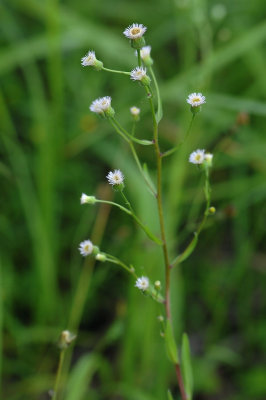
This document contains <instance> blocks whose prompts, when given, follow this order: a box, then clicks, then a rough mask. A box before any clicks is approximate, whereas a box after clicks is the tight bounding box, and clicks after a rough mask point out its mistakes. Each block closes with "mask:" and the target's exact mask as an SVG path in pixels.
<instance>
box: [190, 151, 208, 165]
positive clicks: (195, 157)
mask: <svg viewBox="0 0 266 400" xmlns="http://www.w3.org/2000/svg"><path fill="white" fill-rule="evenodd" d="M204 159H205V150H196V151H193V153H191V154H190V156H189V162H191V163H192V164H202V163H203V161H204Z"/></svg>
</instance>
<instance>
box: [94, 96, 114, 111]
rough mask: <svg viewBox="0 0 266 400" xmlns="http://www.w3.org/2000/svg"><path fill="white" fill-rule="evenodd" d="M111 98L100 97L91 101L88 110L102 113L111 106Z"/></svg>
mask: <svg viewBox="0 0 266 400" xmlns="http://www.w3.org/2000/svg"><path fill="white" fill-rule="evenodd" d="M111 100H112V99H111V97H110V96H105V97H100V98H99V99H96V100H94V101H93V102H92V104H91V105H90V110H91V111H92V112H95V113H97V114H102V113H104V111H106V110H108V108H110V107H111Z"/></svg>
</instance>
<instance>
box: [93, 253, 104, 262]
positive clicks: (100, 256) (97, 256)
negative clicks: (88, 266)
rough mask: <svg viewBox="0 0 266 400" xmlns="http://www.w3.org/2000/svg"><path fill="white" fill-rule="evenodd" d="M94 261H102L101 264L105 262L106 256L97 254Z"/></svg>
mask: <svg viewBox="0 0 266 400" xmlns="http://www.w3.org/2000/svg"><path fill="white" fill-rule="evenodd" d="M95 258H96V260H98V261H102V262H105V261H106V255H105V254H103V253H98V254H97V255H96V257H95Z"/></svg>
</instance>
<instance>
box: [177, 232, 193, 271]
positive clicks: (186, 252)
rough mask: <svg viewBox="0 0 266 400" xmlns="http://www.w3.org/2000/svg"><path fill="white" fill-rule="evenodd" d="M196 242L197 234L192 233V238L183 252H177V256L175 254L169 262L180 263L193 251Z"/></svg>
mask: <svg viewBox="0 0 266 400" xmlns="http://www.w3.org/2000/svg"><path fill="white" fill-rule="evenodd" d="M197 243H198V234H197V233H194V238H193V239H192V240H191V242H190V243H189V245H188V246H187V248H186V249H185V250H184V251H183V253H181V254H179V256H177V257H176V258H175V259H174V261H173V262H172V263H171V264H172V265H174V264H180V263H181V262H183V261H185V260H186V259H187V258H188V257H189V256H190V254H191V253H193V251H194V249H195V247H196V245H197Z"/></svg>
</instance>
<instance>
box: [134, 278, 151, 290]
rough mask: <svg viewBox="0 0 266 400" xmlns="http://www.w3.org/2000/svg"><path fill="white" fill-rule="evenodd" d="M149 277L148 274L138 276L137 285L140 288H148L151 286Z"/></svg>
mask: <svg viewBox="0 0 266 400" xmlns="http://www.w3.org/2000/svg"><path fill="white" fill-rule="evenodd" d="M149 284H150V283H149V278H147V277H146V276H142V277H140V278H138V279H137V280H136V283H135V286H136V287H137V288H138V289H139V290H143V291H145V290H147V289H148V288H149Z"/></svg>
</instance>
